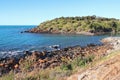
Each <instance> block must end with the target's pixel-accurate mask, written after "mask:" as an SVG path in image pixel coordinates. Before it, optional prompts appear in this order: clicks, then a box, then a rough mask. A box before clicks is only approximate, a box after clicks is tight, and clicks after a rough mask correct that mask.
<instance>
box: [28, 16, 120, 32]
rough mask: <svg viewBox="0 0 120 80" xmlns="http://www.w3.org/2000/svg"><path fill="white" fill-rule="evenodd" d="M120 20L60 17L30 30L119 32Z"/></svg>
mask: <svg viewBox="0 0 120 80" xmlns="http://www.w3.org/2000/svg"><path fill="white" fill-rule="evenodd" d="M119 31H120V21H119V20H118V19H114V18H103V17H96V16H85V17H60V18H56V19H53V20H50V21H46V22H43V23H41V24H40V25H38V26H37V27H36V28H33V29H31V30H28V32H33V33H76V34H84V33H85V32H89V33H105V32H119Z"/></svg>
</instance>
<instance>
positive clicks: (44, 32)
mask: <svg viewBox="0 0 120 80" xmlns="http://www.w3.org/2000/svg"><path fill="white" fill-rule="evenodd" d="M24 32H25V33H38V34H78V35H87V36H94V35H104V34H111V35H114V34H117V33H120V32H117V33H112V32H96V33H92V32H86V31H81V32H61V31H60V32H50V31H37V30H35V29H34V28H33V29H30V30H27V31H24ZM24 32H21V33H24Z"/></svg>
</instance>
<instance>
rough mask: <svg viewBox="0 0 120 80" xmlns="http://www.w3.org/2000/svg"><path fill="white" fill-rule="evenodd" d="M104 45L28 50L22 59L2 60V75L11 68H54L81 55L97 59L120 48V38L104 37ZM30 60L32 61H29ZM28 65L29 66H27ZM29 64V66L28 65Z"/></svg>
mask: <svg viewBox="0 0 120 80" xmlns="http://www.w3.org/2000/svg"><path fill="white" fill-rule="evenodd" d="M101 42H103V45H94V44H90V45H87V46H86V47H80V46H74V47H68V48H63V49H61V50H56V51H51V52H47V51H42V52H40V51H34V52H29V51H26V52H25V54H24V56H23V57H21V58H20V59H16V58H6V59H3V60H1V61H0V69H1V71H0V76H2V75H4V74H7V73H9V72H10V71H11V70H12V71H14V72H15V74H18V73H19V74H21V72H22V71H24V70H25V72H26V71H27V72H32V71H34V70H36V69H37V70H45V69H54V68H56V67H58V66H61V65H62V64H67V62H69V61H73V60H74V59H75V58H77V57H78V56H80V57H81V58H83V59H84V58H86V57H87V56H89V55H94V56H95V60H97V59H99V58H101V57H103V56H106V55H108V54H109V53H111V51H115V50H118V49H120V47H118V46H120V38H114V37H109V38H105V39H102V40H101ZM29 62H30V63H29ZM25 65H27V66H25ZM28 65H29V66H28Z"/></svg>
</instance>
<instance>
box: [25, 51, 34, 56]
mask: <svg viewBox="0 0 120 80" xmlns="http://www.w3.org/2000/svg"><path fill="white" fill-rule="evenodd" d="M24 54H25V56H28V55H31V54H32V53H31V52H29V51H25V52H24Z"/></svg>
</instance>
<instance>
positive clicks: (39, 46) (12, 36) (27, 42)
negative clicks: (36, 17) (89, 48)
mask: <svg viewBox="0 0 120 80" xmlns="http://www.w3.org/2000/svg"><path fill="white" fill-rule="evenodd" d="M33 27H35V26H0V54H8V53H10V54H11V53H12V54H18V53H20V52H23V51H25V50H31V51H32V50H43V49H48V48H49V46H51V45H60V46H61V48H64V47H68V46H75V45H81V46H86V45H87V44H90V43H94V44H100V39H102V38H105V37H108V36H109V35H101V36H85V35H60V34H59V35H58V34H35V33H21V31H25V30H28V29H30V28H33Z"/></svg>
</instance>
